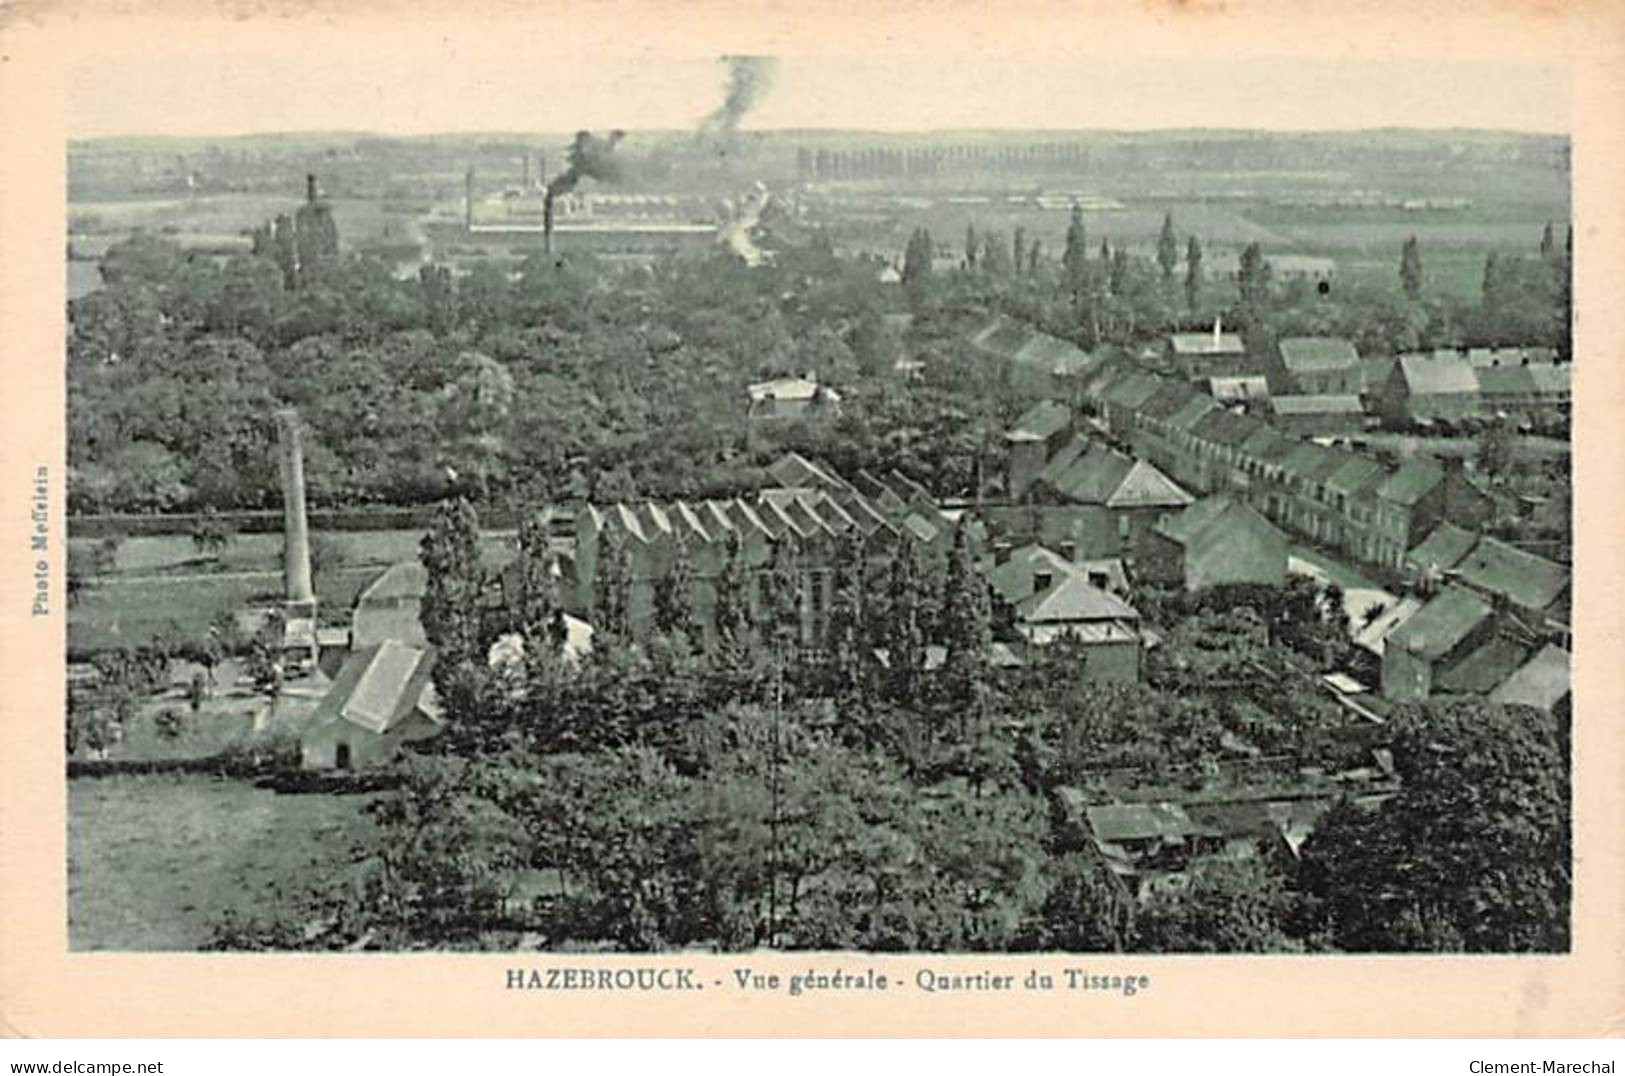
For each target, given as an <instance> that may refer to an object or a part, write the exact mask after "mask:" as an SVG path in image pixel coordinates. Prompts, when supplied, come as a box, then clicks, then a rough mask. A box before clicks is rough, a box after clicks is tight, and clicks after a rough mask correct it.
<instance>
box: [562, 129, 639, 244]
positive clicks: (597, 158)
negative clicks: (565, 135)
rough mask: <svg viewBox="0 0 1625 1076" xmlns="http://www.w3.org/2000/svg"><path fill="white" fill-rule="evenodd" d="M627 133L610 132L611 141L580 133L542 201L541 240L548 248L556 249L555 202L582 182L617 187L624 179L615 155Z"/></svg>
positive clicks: (591, 134)
mask: <svg viewBox="0 0 1625 1076" xmlns="http://www.w3.org/2000/svg"><path fill="white" fill-rule="evenodd" d="M624 137H626V132H625V131H611V132H609V137H608V138H599V137H598V136H597V135H595V134H593V133H592V132H591V131H577V132H576V137H575V141H574V142H572V143H570V150H569V152H568V153H567V154H566V155H565V166H564V171H562V172H560V173H559V174H558V175H556V176H554V177H553V179H552V181H551V182H550V183H548V185H547V193H546V194H545V195H543V197H542V239H543V243H544V245H545V248H546V249H547V250H549V251H551V250H552V249H553V201H554V199H556V198H558V196H559V195H561V194H568V193H569V192H570V191H573V190H575V188H576V184H578V183H580V182H581V181H582V180H583V179H596V180H598V181H599V182H600V183H614V182H615V181H616V180H618V179H620V177H621V162H619V161H617V160H616V159H615V158H614V156H613V154H614V151H615V146H616V144H617V143H618V142H620V140H621V139H622V138H624Z"/></svg>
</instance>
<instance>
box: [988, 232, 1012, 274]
mask: <svg viewBox="0 0 1625 1076" xmlns="http://www.w3.org/2000/svg"><path fill="white" fill-rule="evenodd" d="M982 271H983V272H984V273H986V274H987V275H988V276H995V277H1002V276H1008V275H1010V248H1009V247H1007V246H1005V244H1004V236H1003V235H1001V234H1000V233H998V232H983V233H982Z"/></svg>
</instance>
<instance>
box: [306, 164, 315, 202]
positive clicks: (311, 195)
mask: <svg viewBox="0 0 1625 1076" xmlns="http://www.w3.org/2000/svg"><path fill="white" fill-rule="evenodd" d="M305 201H307V202H309V203H310V204H311V205H315V204H316V174H315V173H314V172H308V173H306V174H305Z"/></svg>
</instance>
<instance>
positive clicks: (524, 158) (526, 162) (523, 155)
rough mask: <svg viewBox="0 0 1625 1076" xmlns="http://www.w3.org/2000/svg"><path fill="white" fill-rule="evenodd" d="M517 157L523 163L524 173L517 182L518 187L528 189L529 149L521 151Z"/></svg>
mask: <svg viewBox="0 0 1625 1076" xmlns="http://www.w3.org/2000/svg"><path fill="white" fill-rule="evenodd" d="M519 159H520V161H522V162H523V163H524V166H525V175H524V178H523V179H522V180H521V181H520V183H519V189H520V190H529V189H530V150H528V149H527V150H525V151H524V152H522V153H521V154H520V155H519Z"/></svg>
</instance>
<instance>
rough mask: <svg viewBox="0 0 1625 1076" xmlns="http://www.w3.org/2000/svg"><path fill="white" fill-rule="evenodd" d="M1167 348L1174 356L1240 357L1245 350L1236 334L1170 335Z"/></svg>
mask: <svg viewBox="0 0 1625 1076" xmlns="http://www.w3.org/2000/svg"><path fill="white" fill-rule="evenodd" d="M1168 343H1169V346H1171V347H1172V348H1173V349H1174V354H1176V355H1240V354H1243V353H1245V352H1246V350H1247V348H1246V345H1244V344H1243V343H1242V341H1241V337H1240V336H1238V335H1237V334H1236V333H1227V332H1219V333H1211V332H1205V333H1171V334H1170V335H1169V337H1168Z"/></svg>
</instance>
